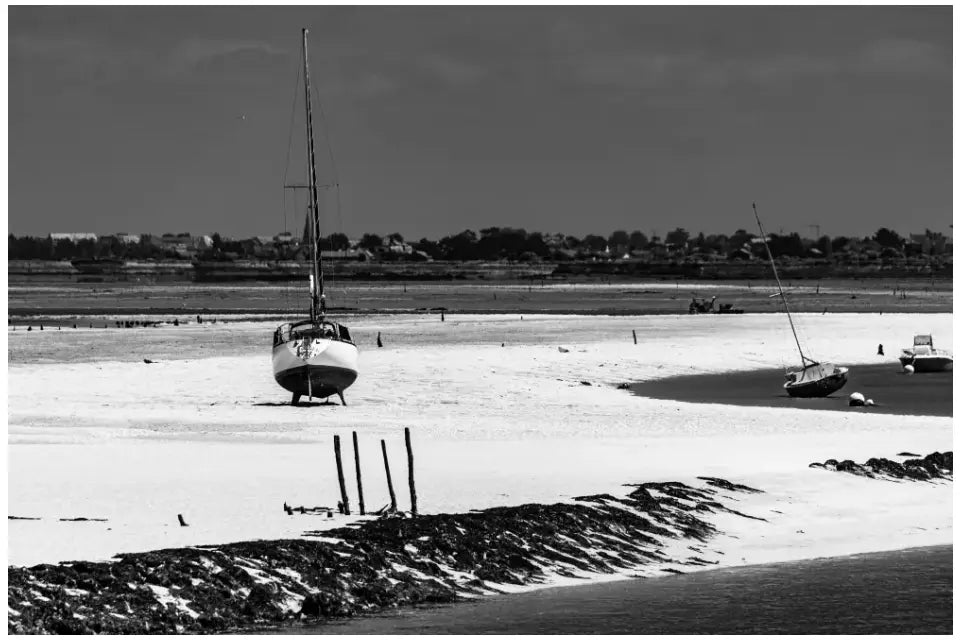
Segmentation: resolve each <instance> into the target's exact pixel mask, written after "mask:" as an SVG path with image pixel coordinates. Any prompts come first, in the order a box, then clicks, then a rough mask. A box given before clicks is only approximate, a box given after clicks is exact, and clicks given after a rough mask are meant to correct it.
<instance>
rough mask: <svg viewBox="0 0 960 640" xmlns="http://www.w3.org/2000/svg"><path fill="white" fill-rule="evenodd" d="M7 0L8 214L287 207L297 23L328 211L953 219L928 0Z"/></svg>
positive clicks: (625, 222)
mask: <svg viewBox="0 0 960 640" xmlns="http://www.w3.org/2000/svg"><path fill="white" fill-rule="evenodd" d="M8 11H9V13H8V16H9V23H8V27H9V33H8V36H9V50H8V53H9V73H8V91H9V93H8V134H9V137H8V141H9V146H8V167H9V169H8V185H9V186H8V189H9V192H8V202H9V213H8V229H9V232H10V233H14V234H17V235H22V234H31V235H46V234H47V233H51V232H82V231H90V232H95V233H101V234H106V233H116V232H130V233H164V232H173V233H179V232H190V233H212V232H214V231H217V232H220V233H221V234H222V235H225V236H231V237H248V236H252V235H273V234H275V233H279V232H280V231H284V230H291V231H293V230H299V229H300V228H301V227H302V220H303V215H304V210H305V207H306V205H305V201H304V197H305V196H304V192H302V191H290V190H284V189H283V185H284V184H291V183H302V182H303V180H304V176H305V175H306V172H305V169H304V167H305V164H306V161H305V153H304V133H303V122H304V116H303V89H302V76H301V75H300V69H301V64H302V63H301V47H300V42H301V34H300V29H301V28H302V27H307V28H309V30H310V36H309V52H310V73H311V82H312V84H313V87H314V90H315V91H314V93H315V97H317V98H319V104H320V105H322V111H323V114H324V116H325V117H324V118H319V117H318V118H317V119H318V122H317V130H318V137H317V150H318V154H319V156H318V162H317V169H318V172H319V174H320V181H321V182H322V183H330V182H333V181H337V182H338V183H339V184H340V206H339V208H338V207H337V206H336V201H335V199H334V198H333V195H332V194H333V192H332V191H330V192H327V197H325V198H324V204H325V213H324V222H323V227H324V232H325V233H333V232H343V233H347V234H348V235H350V236H351V237H358V236H359V235H361V234H363V233H367V232H371V233H378V234H381V235H385V234H387V233H392V232H399V233H401V234H402V235H403V236H404V237H405V238H407V239H409V240H413V239H419V238H422V237H427V238H431V239H437V238H440V237H442V236H445V235H449V234H454V233H458V232H460V231H462V230H464V229H473V230H475V231H477V230H479V229H482V228H486V227H491V226H512V227H523V228H526V229H527V230H528V231H543V232H549V233H555V232H562V233H567V234H574V235H578V236H583V235H585V234H588V233H599V234H602V235H606V234H609V233H610V232H611V231H614V230H617V229H623V230H626V231H628V232H629V231H633V230H641V231H644V232H645V233H647V234H648V235H650V234H652V233H658V234H660V235H661V236H662V235H663V234H665V233H666V232H667V231H668V230H670V229H673V228H675V227H678V226H679V227H683V228H686V229H688V230H692V231H693V232H694V233H696V232H698V231H703V232H705V233H708V234H709V233H727V234H729V233H732V232H733V231H735V230H736V229H738V228H744V229H747V230H750V231H752V230H754V225H755V222H754V220H753V215H752V210H751V208H750V205H751V203H752V202H756V203H757V208H758V210H759V212H760V215H761V217H762V218H763V220H764V225H765V227H766V228H767V230H768V231H772V232H779V231H784V232H791V231H796V232H798V233H800V234H801V235H803V236H813V235H815V233H816V231H817V229H819V232H820V233H821V234H828V235H831V236H837V235H856V236H863V235H870V234H872V233H873V232H874V231H876V229H878V228H880V227H889V228H891V229H894V230H897V231H898V232H900V233H903V234H905V233H909V232H923V230H924V229H925V228H930V229H932V230H936V231H942V232H945V233H947V234H950V235H952V230H951V229H950V225H951V224H952V218H953V212H952V178H953V168H952V161H953V152H952V135H953V134H952V116H953V105H952V99H953V89H952V57H953V52H952V11H953V9H952V7H950V6H936V7H895V6H887V7H877V6H862V7H830V6H827V7H817V6H806V7H802V6H801V7H762V6H746V7H719V6H696V7H694V6H690V7H684V6H673V7H650V6H619V7H602V8H601V7H573V6H565V7H547V6H543V7H510V6H506V7H504V6H500V7H498V6H487V7H466V6H461V7H439V6H434V7H402V6H387V7H382V6H381V7H374V6H367V7H307V6H300V7H284V8H269V7H191V6H166V7H122V6H105V7H76V6H59V7H29V6H16V7H9V9H8ZM298 90H299V93H298ZM316 109H317V107H315V110H316ZM324 130H326V131H328V135H327V136H325V137H324V136H322V135H320V134H321V133H322V132H323V131H324ZM328 151H330V152H331V153H329V154H328ZM331 157H332V158H333V159H334V163H331V162H330V158H331ZM817 225H819V227H817Z"/></svg>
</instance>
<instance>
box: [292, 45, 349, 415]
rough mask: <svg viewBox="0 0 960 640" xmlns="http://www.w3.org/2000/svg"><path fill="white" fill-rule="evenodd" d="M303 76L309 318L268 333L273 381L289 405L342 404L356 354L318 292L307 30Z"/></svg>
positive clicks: (320, 275)
mask: <svg viewBox="0 0 960 640" xmlns="http://www.w3.org/2000/svg"><path fill="white" fill-rule="evenodd" d="M303 75H304V91H305V93H306V121H307V173H308V176H309V184H308V185H307V190H308V191H309V194H310V220H309V222H308V225H307V226H308V230H309V240H310V247H311V258H312V266H311V273H310V317H309V318H307V319H304V320H300V321H299V322H293V323H287V324H282V325H280V326H279V327H277V329H276V331H274V333H273V376H274V378H275V379H276V381H277V383H278V384H279V385H280V386H281V387H283V388H284V389H286V390H287V391H290V392H291V393H292V394H293V404H297V403H298V402H299V401H300V397H301V396H308V397H310V398H327V397H329V396H332V395H334V394H336V395H338V396H339V397H340V402H341V403H343V404H346V403H345V402H344V400H343V390H344V389H346V388H347V387H349V386H350V385H351V384H353V382H354V381H355V380H356V379H357V361H358V359H359V356H360V351H359V349H357V345H356V344H355V343H354V342H353V340H352V338H351V337H350V331H349V329H347V327H346V326H344V325H342V324H340V323H339V322H334V321H333V320H331V319H329V318H328V317H327V299H326V296H325V295H324V292H323V264H322V262H321V253H320V244H319V243H320V214H319V200H318V196H317V169H316V161H315V155H314V148H313V108H312V104H311V96H310V67H309V65H308V63H307V30H306V29H304V30H303Z"/></svg>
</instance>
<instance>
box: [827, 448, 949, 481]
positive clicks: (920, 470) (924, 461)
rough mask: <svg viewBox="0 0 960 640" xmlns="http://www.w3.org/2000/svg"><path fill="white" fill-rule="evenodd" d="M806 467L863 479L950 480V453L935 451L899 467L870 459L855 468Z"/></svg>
mask: <svg viewBox="0 0 960 640" xmlns="http://www.w3.org/2000/svg"><path fill="white" fill-rule="evenodd" d="M898 455H905V454H902V453H901V454H898ZM910 455H913V454H910ZM810 467H811V468H814V469H826V470H827V471H840V472H842V473H850V474H853V475H857V476H863V477H865V478H885V479H893V480H918V481H931V480H953V452H952V451H946V452H943V453H941V452H939V451H935V452H933V453H931V454H929V455H927V456H925V457H923V458H920V457H916V458H910V459H909V460H905V461H903V462H902V463H900V462H897V461H896V460H888V459H887V458H870V459H869V460H867V461H866V462H865V463H863V464H857V463H856V462H854V461H853V460H843V461H842V462H837V461H836V460H834V459H833V458H831V459H829V460H826V461H824V462H813V463H811V464H810Z"/></svg>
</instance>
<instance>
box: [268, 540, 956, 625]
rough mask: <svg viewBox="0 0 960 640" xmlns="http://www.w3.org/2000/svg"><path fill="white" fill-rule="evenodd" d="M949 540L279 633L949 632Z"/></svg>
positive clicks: (540, 593) (533, 594)
mask: <svg viewBox="0 0 960 640" xmlns="http://www.w3.org/2000/svg"><path fill="white" fill-rule="evenodd" d="M952 627H953V547H952V546H949V545H946V546H938V547H923V548H915V549H907V550H904V551H896V552H885V553H871V554H862V555H856V556H847V557H842V558H826V559H818V560H808V561H803V562H793V563H778V564H769V565H759V566H753V567H745V568H737V569H718V570H715V571H704V572H699V573H693V574H687V575H681V576H669V577H664V578H652V579H638V580H625V581H618V582H609V583H604V584H594V585H585V586H578V587H563V588H552V589H543V590H540V591H534V592H529V593H523V594H516V595H510V596H497V597H491V598H486V599H483V600H480V601H478V602H470V603H463V604H457V605H451V606H444V607H432V608H420V609H413V610H407V611H402V612H399V613H392V614H384V615H377V616H370V617H364V618H358V619H355V620H351V621H349V622H343V623H329V624H323V625H319V626H315V627H310V628H301V627H295V628H290V629H283V630H282V632H284V633H312V634H327V633H332V634H420V633H428V634H557V633H570V634H679V633H698V634H699V633H710V634H715V633H738V634H740V633H742V634H784V633H787V634H841V633H842V634H866V633H869V634H919V633H923V634H927V633H931V634H948V633H951V631H952Z"/></svg>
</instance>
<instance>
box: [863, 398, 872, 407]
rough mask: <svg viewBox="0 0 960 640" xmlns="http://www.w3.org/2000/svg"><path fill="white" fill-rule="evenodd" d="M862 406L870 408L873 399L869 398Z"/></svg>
mask: <svg viewBox="0 0 960 640" xmlns="http://www.w3.org/2000/svg"><path fill="white" fill-rule="evenodd" d="M864 404H865V405H867V406H868V407H872V406H873V398H870V399H869V400H867V401H866V402H865V403H864Z"/></svg>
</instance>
